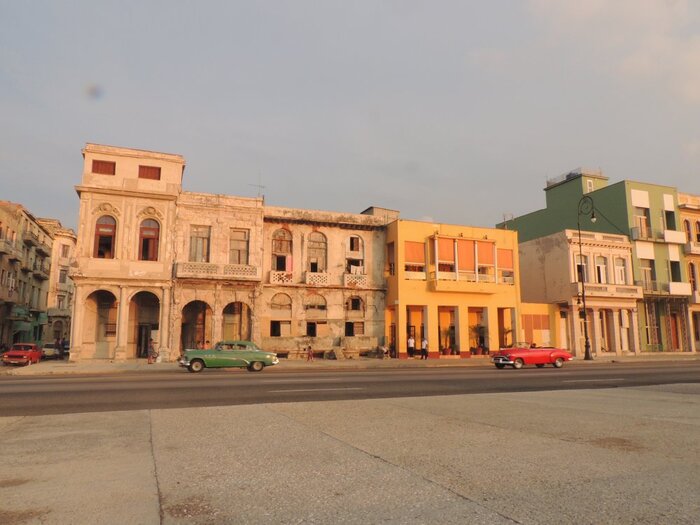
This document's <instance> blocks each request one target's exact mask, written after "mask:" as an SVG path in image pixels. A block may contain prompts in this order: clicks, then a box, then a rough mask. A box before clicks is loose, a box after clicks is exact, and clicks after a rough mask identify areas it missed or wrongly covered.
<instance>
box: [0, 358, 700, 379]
mask: <svg viewBox="0 0 700 525" xmlns="http://www.w3.org/2000/svg"><path fill="white" fill-rule="evenodd" d="M697 360H700V354H682V353H658V354H648V355H639V356H634V355H632V356H616V355H609V356H608V355H606V356H599V357H596V359H594V360H593V361H584V360H582V359H574V360H573V361H570V362H569V363H567V364H566V365H565V366H595V365H596V364H610V363H654V362H662V361H697ZM491 366H493V365H492V364H491V362H490V360H489V357H488V356H480V357H472V358H465V359H427V360H420V359H418V358H414V359H373V358H368V357H361V358H358V359H338V360H332V359H314V360H313V361H306V360H303V359H281V360H280V364H279V365H276V366H274V367H270V368H269V369H268V370H267V371H266V373H270V372H273V371H284V370H295V371H298V370H366V369H376V368H381V369H385V368H433V367H442V368H454V367H491ZM178 369H180V367H179V366H178V365H177V363H154V364H151V365H149V364H148V363H147V362H146V360H145V359H133V360H129V361H110V360H100V361H80V362H75V361H42V362H40V363H38V364H35V365H30V366H23V367H14V366H4V367H3V366H2V365H0V374H5V375H16V376H25V375H32V376H41V375H63V374H119V373H125V372H143V373H157V372H172V371H175V370H178Z"/></svg>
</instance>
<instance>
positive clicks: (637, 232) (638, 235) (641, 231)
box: [630, 226, 653, 241]
mask: <svg viewBox="0 0 700 525" xmlns="http://www.w3.org/2000/svg"><path fill="white" fill-rule="evenodd" d="M630 233H631V235H630V237H632V240H633V241H637V240H640V239H641V240H651V239H653V233H652V231H651V228H649V227H648V226H635V227H634V228H632V229H631V231H630Z"/></svg>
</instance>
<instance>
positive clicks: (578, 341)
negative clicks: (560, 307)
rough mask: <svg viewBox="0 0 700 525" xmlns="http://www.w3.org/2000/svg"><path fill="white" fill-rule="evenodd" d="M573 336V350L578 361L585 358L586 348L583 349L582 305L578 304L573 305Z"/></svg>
mask: <svg viewBox="0 0 700 525" xmlns="http://www.w3.org/2000/svg"><path fill="white" fill-rule="evenodd" d="M571 312H572V316H571V325H572V326H571V328H572V330H571V335H572V337H573V341H572V345H571V350H573V351H574V354H575V355H576V357H577V358H578V359H583V357H584V347H583V344H584V343H583V333H582V331H581V322H582V321H581V305H578V304H576V303H574V304H572V305H571Z"/></svg>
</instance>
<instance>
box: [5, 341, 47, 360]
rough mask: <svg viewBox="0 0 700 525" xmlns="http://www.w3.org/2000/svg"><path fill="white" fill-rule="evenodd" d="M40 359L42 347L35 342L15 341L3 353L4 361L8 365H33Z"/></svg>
mask: <svg viewBox="0 0 700 525" xmlns="http://www.w3.org/2000/svg"><path fill="white" fill-rule="evenodd" d="M39 361H41V348H39V347H38V346H37V345H35V344H34V343H15V344H13V345H12V348H10V349H9V350H8V351H7V352H5V353H4V354H2V362H3V363H5V364H6V365H31V364H32V363H38V362H39Z"/></svg>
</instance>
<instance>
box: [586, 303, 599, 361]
mask: <svg viewBox="0 0 700 525" xmlns="http://www.w3.org/2000/svg"><path fill="white" fill-rule="evenodd" d="M600 336H601V333H600V310H599V309H598V308H591V315H590V316H589V317H588V337H589V338H590V339H591V354H592V355H594V356H596V355H598V354H599V353H600V346H601V345H600Z"/></svg>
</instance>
